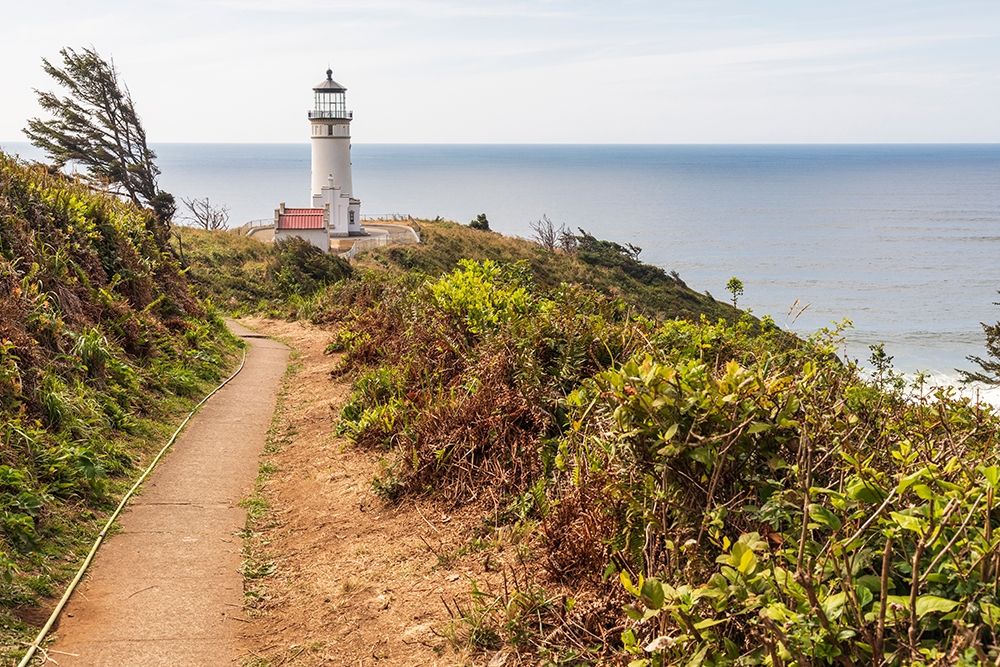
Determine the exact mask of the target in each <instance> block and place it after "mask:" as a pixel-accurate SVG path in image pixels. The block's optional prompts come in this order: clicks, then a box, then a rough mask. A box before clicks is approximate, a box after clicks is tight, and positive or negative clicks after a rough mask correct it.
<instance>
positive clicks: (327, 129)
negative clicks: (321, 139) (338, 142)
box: [326, 124, 333, 137]
mask: <svg viewBox="0 0 1000 667" xmlns="http://www.w3.org/2000/svg"><path fill="white" fill-rule="evenodd" d="M326 133H327V135H329V136H331V137H332V136H333V125H332V124H330V125H327V126H326Z"/></svg>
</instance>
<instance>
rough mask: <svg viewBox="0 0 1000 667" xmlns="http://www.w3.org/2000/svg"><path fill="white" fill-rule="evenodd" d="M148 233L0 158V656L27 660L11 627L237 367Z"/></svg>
mask: <svg viewBox="0 0 1000 667" xmlns="http://www.w3.org/2000/svg"><path fill="white" fill-rule="evenodd" d="M153 225H154V222H153V219H152V218H151V217H150V214H149V213H148V212H145V211H142V210H140V209H138V208H136V207H134V206H132V205H131V204H126V203H124V202H122V201H120V200H118V199H116V198H113V197H110V196H105V195H101V194H95V193H94V192H92V191H91V190H89V189H88V188H87V187H85V186H83V185H81V184H79V183H76V182H74V181H72V180H70V179H68V178H66V177H63V176H61V175H54V174H51V173H48V172H47V171H46V170H45V169H44V168H42V167H29V166H26V165H24V164H22V163H19V162H17V161H16V160H14V159H13V158H10V157H7V156H6V155H3V154H0V292H2V293H3V297H2V298H0V609H2V610H3V611H0V616H2V617H3V618H2V627H3V631H2V632H0V637H2V638H3V639H4V640H5V643H6V644H7V645H6V647H5V648H4V651H6V652H9V653H17V651H18V650H19V648H23V647H18V646H17V645H12V644H11V643H10V642H12V641H13V640H14V639H17V638H19V637H21V636H22V635H19V634H18V633H25V632H27V631H28V630H29V628H28V627H27V626H26V624H25V623H24V622H22V620H20V619H19V618H18V616H19V615H20V616H24V615H25V614H28V612H30V608H31V606H32V605H34V604H35V603H36V602H37V601H38V600H39V598H44V597H46V596H51V595H55V594H57V593H60V592H61V590H60V588H59V586H58V584H60V583H62V581H63V580H64V579H65V578H66V576H67V575H68V574H70V573H71V572H72V571H74V570H75V568H76V567H77V565H78V558H79V557H80V556H81V555H82V553H85V551H86V549H87V548H89V543H90V542H91V541H92V540H93V538H94V536H95V535H96V532H97V530H98V526H99V525H100V523H101V518H102V516H103V515H104V513H105V512H106V511H108V510H109V509H110V508H113V507H114V504H115V503H116V502H117V498H118V496H119V495H120V492H121V491H122V490H123V488H124V487H125V486H126V485H127V484H128V483H129V482H130V480H131V478H132V477H133V476H134V475H135V474H137V472H138V470H139V469H141V468H140V466H141V465H142V464H143V463H144V462H145V461H146V460H147V458H148V457H149V455H150V453H151V452H152V451H155V449H158V448H159V446H161V445H162V443H163V441H164V440H165V439H166V436H167V435H169V432H170V430H171V429H170V424H171V423H172V422H173V420H174V418H175V416H176V415H177V414H178V413H179V412H181V411H182V410H183V409H185V408H187V407H188V406H189V405H190V404H191V403H192V402H193V401H192V399H194V398H195V397H199V398H200V396H201V394H202V392H203V391H204V390H205V389H206V387H208V386H209V385H210V384H211V383H213V382H215V381H216V380H218V379H219V378H220V376H221V374H222V373H223V372H224V371H225V370H227V368H228V367H229V366H230V365H231V364H232V363H233V362H234V361H235V352H236V350H237V346H238V342H237V341H236V340H234V339H233V338H232V337H230V336H229V334H228V333H227V332H226V330H225V327H224V324H223V322H222V321H221V320H220V319H219V318H218V317H217V316H216V315H215V314H213V313H212V312H207V311H206V310H205V309H204V308H203V307H202V306H201V305H199V303H198V302H197V301H196V300H195V298H194V297H193V296H192V295H191V294H190V292H189V290H188V287H187V283H186V281H185V280H184V278H183V276H182V275H181V273H180V270H179V266H178V264H177V262H176V261H175V259H174V258H173V256H172V254H171V253H170V252H169V250H168V249H166V248H164V247H161V245H160V244H159V243H158V242H157V240H156V237H155V235H154V234H153V232H152V228H153ZM19 610H26V611H23V612H22V611H19ZM12 612H13V615H12ZM32 618H34V616H33V615H32Z"/></svg>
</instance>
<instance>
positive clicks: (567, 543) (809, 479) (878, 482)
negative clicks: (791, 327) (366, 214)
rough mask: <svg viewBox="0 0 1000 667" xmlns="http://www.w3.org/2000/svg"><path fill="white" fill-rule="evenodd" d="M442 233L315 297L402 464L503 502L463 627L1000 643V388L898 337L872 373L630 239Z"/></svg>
mask: <svg viewBox="0 0 1000 667" xmlns="http://www.w3.org/2000/svg"><path fill="white" fill-rule="evenodd" d="M421 232H422V235H423V238H424V240H425V243H424V244H422V245H421V246H406V247H394V248H386V249H380V250H378V251H373V252H371V253H368V254H365V255H363V256H362V257H361V258H360V261H359V265H360V267H362V269H363V270H359V271H355V272H354V274H353V275H352V276H351V277H350V278H348V279H345V280H342V281H340V282H337V283H334V284H331V285H327V286H326V287H323V288H321V289H317V290H316V291H315V292H314V293H313V294H312V295H311V296H308V297H307V298H304V299H303V298H299V299H298V300H297V301H296V307H295V308H294V309H293V310H292V311H288V312H290V313H291V312H294V314H296V315H298V316H300V317H309V318H311V319H312V320H313V321H314V322H317V323H320V324H323V325H325V326H327V327H328V328H329V330H330V334H331V339H332V342H331V345H330V349H331V351H342V352H344V353H345V355H344V358H343V363H342V366H341V368H340V370H339V374H340V375H343V376H347V377H349V378H350V379H351V381H352V383H353V394H352V396H351V398H350V400H349V401H348V403H347V405H346V406H345V407H344V409H343V412H342V414H341V416H340V419H339V421H338V422H337V425H336V427H337V429H338V430H339V432H340V433H341V434H343V435H345V436H346V437H348V438H350V439H351V440H353V441H354V442H355V443H356V444H357V445H358V446H359V447H363V448H366V449H367V450H369V451H371V452H373V453H374V454H375V455H376V456H378V457H380V458H381V467H380V469H381V472H380V473H379V474H378V475H377V476H376V478H375V479H373V481H372V484H373V486H374V488H375V490H376V491H377V492H378V493H379V494H381V495H382V496H383V497H384V498H385V500H386V501H387V502H405V501H406V500H407V499H408V498H412V497H414V496H421V497H425V498H431V499H435V500H437V501H438V502H440V503H441V505H442V511H443V512H447V511H449V510H448V508H451V507H454V506H455V505H464V506H467V507H472V508H479V510H480V511H481V512H482V516H483V523H482V527H481V529H480V530H478V531H477V532H476V534H475V535H470V536H469V544H468V548H467V551H468V552H470V553H471V552H482V551H485V552H487V554H486V555H485V558H486V561H487V562H491V559H493V560H492V562H495V563H500V564H501V565H500V567H501V568H503V571H504V576H503V583H502V585H501V586H496V587H494V588H490V587H489V586H488V585H487V584H486V583H485V582H475V583H474V584H473V586H472V591H471V593H470V597H469V598H468V600H465V601H460V602H458V603H457V604H455V605H454V606H453V607H452V608H453V609H454V610H455V624H454V628H453V632H452V636H453V637H454V639H455V641H456V642H458V643H461V644H463V645H464V646H466V647H471V648H473V649H478V650H481V651H483V652H485V653H487V654H490V653H495V652H501V653H505V654H507V656H508V657H507V658H504V659H502V660H499V661H500V662H503V663H504V664H552V665H555V664H567V665H568V664H573V665H577V664H595V665H597V664H601V665H604V664H622V665H625V664H628V665H631V666H633V667H660V666H663V665H675V664H690V665H758V664H759V665H775V666H776V665H806V664H841V665H849V664H861V663H864V664H875V665H904V664H905V665H931V664H969V665H972V664H985V663H991V664H997V663H998V661H1000V593H998V588H997V581H998V577H1000V539H998V538H997V535H998V534H1000V532H998V531H1000V514H998V512H997V499H996V494H997V490H998V488H1000V454H998V444H1000V443H998V441H997V440H998V437H1000V418H998V417H997V415H996V414H995V413H994V412H992V411H990V410H988V409H985V408H982V407H980V406H978V405H974V404H972V403H970V402H968V401H967V400H965V399H962V398H959V397H957V396H956V395H954V394H953V393H952V392H950V391H948V390H945V389H938V390H933V391H930V390H928V389H927V388H926V387H923V386H922V385H919V384H918V385H915V386H914V385H910V384H908V383H907V382H906V381H905V380H904V379H903V378H902V377H901V376H899V375H898V374H896V373H895V372H894V371H893V370H892V368H891V366H890V365H889V364H888V363H887V358H886V357H885V356H884V355H880V354H878V351H877V350H876V351H875V353H874V354H873V358H872V361H873V363H874V364H875V368H876V372H875V374H874V376H873V377H865V376H863V375H862V374H861V373H860V372H859V370H858V369H857V368H855V367H854V366H852V365H849V364H847V365H845V364H843V363H842V362H841V361H840V360H838V358H837V357H836V354H835V351H836V350H837V349H838V348H839V340H838V332H836V331H825V332H820V333H819V334H817V336H815V337H814V338H812V339H811V340H808V341H801V342H800V343H797V344H795V345H789V344H788V343H789V337H788V335H787V334H785V333H784V332H781V331H780V330H778V329H776V328H775V327H774V326H773V324H772V323H771V322H769V321H762V322H758V321H756V320H754V319H753V318H751V317H749V316H746V315H739V314H738V311H735V310H734V309H731V308H729V307H727V306H725V305H723V304H720V303H718V302H715V301H712V300H710V299H708V298H707V297H705V296H703V295H699V294H696V293H694V292H693V291H691V290H689V289H687V288H686V287H685V286H684V285H683V284H681V283H680V282H679V281H678V280H677V279H676V278H673V277H671V276H669V275H666V274H664V273H663V272H662V271H659V270H658V269H655V267H648V266H646V265H643V264H641V263H639V262H637V261H636V260H635V257H634V255H632V254H631V253H629V252H627V250H626V249H621V248H617V247H616V246H614V245H613V244H607V243H603V242H600V241H597V240H594V239H591V240H585V241H584V242H583V243H582V244H581V245H580V246H578V248H577V252H575V253H573V254H559V253H553V252H549V251H546V250H544V249H542V248H540V247H537V246H535V245H533V244H531V243H529V242H526V241H520V240H514V239H506V238H503V237H501V236H499V235H495V234H490V233H488V232H481V231H476V230H471V229H467V228H464V227H461V226H458V225H454V224H449V223H437V222H435V223H421ZM651 315H655V316H657V317H651ZM331 426H333V424H331ZM512 536H519V537H518V542H517V544H516V545H510V544H506V541H507V540H512V539H514V538H513V537H512ZM526 536H527V537H526ZM504 546H507V547H513V548H507V549H505V548H504ZM510 553H515V554H516V555H517V556H516V558H514V559H513V560H512V559H511V558H510V557H509V556H505V554H510Z"/></svg>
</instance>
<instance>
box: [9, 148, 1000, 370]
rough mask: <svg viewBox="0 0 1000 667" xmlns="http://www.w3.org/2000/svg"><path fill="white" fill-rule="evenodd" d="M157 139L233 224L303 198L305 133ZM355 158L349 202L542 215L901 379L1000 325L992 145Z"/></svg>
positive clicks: (997, 178) (174, 188) (999, 180)
mask: <svg viewBox="0 0 1000 667" xmlns="http://www.w3.org/2000/svg"><path fill="white" fill-rule="evenodd" d="M4 149H5V150H8V151H11V152H18V153H21V154H22V155H23V156H25V157H35V156H37V153H36V151H35V150H34V149H33V148H31V147H30V146H27V145H25V144H6V145H5V146H4ZM155 150H156V151H157V152H158V154H159V161H158V162H159V165H160V168H161V169H162V172H163V175H162V178H161V185H162V187H163V188H164V189H165V190H167V191H170V192H173V193H174V194H175V195H179V196H180V195H183V196H195V197H205V196H207V197H210V198H211V200H212V201H213V202H216V203H220V204H226V205H228V206H229V207H230V209H231V213H232V222H233V224H239V223H242V222H245V221H247V220H251V219H257V218H269V217H271V216H272V215H273V210H274V208H275V207H276V206H277V204H278V202H281V201H284V202H287V203H288V204H289V205H307V204H308V195H309V193H308V190H309V168H310V166H309V165H310V163H309V146H308V145H307V144H163V145H158V146H155ZM353 159H354V186H355V190H356V193H355V194H356V195H357V196H359V197H360V198H361V200H362V212H363V213H366V214H367V213H408V214H412V215H414V216H417V217H422V218H434V217H435V216H441V217H442V218H446V219H453V220H458V221H460V222H467V221H468V220H470V219H471V218H472V217H474V216H475V215H477V214H478V213H486V215H487V217H488V218H489V220H490V224H491V226H492V228H493V229H494V230H496V231H499V232H502V233H504V234H511V235H517V236H523V237H530V236H531V230H530V226H529V225H530V223H531V222H532V221H534V220H538V219H539V218H541V217H542V216H543V215H547V216H548V217H549V218H550V219H552V220H553V221H554V222H555V223H556V224H557V225H558V224H565V225H567V226H568V227H572V228H581V229H585V230H587V231H588V232H590V233H592V234H594V235H596V236H598V237H601V238H606V239H610V240H614V241H618V242H621V243H626V242H627V243H633V244H635V245H637V246H640V247H641V248H642V254H641V255H640V258H641V259H643V260H645V261H647V262H650V263H653V264H656V265H659V266H662V267H664V268H666V269H668V270H670V269H672V270H676V271H678V272H679V273H680V275H681V278H682V279H683V280H684V281H685V282H686V283H687V284H688V285H689V286H691V287H692V288H694V289H697V290H699V291H708V292H710V293H711V294H712V295H714V296H715V297H716V298H720V299H726V298H728V295H727V293H726V291H725V284H726V281H727V280H728V279H729V278H730V277H731V276H737V277H739V278H740V279H742V281H743V282H744V284H745V294H744V296H743V297H741V298H740V301H739V303H740V305H741V306H742V307H748V308H750V309H751V310H752V311H753V312H754V313H755V314H756V315H771V316H772V317H773V318H774V319H775V321H776V322H777V323H778V324H779V326H783V327H785V328H788V329H791V330H793V331H796V332H798V333H801V334H808V333H811V332H813V331H815V330H817V329H819V328H820V327H825V326H829V325H831V324H832V323H834V322H840V321H842V320H844V319H849V320H850V321H851V322H852V323H853V326H852V328H851V329H849V330H848V331H847V333H846V335H847V338H848V341H849V344H848V347H847V349H846V354H847V355H848V356H851V357H852V358H859V359H861V360H862V361H863V360H864V359H865V358H867V355H868V346H869V345H871V344H874V343H878V342H883V343H885V346H886V350H887V351H888V353H889V354H891V355H892V356H893V357H894V358H895V363H896V366H897V368H899V369H900V370H902V371H904V372H908V373H912V372H916V371H927V372H929V373H931V374H932V376H934V377H936V378H939V379H942V380H944V381H947V380H949V379H954V377H955V376H956V373H955V369H957V368H970V367H971V365H970V364H969V362H967V361H966V356H967V355H970V354H982V353H983V350H984V342H983V332H982V328H981V326H980V322H984V321H986V322H995V321H997V320H998V319H1000V307H998V306H996V305H995V304H994V302H995V301H998V300H1000V297H998V295H997V290H1000V262H998V259H1000V145H812V146H800V145H795V146H790V145H760V146H747V145H733V146H714V145H713V146H689V145H670V146H664V145H649V146H631V145H630V146H606V145H380V144H356V145H355V146H354V149H353Z"/></svg>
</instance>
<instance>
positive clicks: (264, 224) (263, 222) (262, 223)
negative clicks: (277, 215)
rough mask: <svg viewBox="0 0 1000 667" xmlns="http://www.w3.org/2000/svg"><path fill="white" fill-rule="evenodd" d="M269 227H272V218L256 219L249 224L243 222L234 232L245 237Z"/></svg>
mask: <svg viewBox="0 0 1000 667" xmlns="http://www.w3.org/2000/svg"><path fill="white" fill-rule="evenodd" d="M270 227H274V218H257V219H256V220H250V221H249V222H244V223H243V224H242V225H240V226H239V227H237V228H236V229H235V230H234V231H236V232H238V233H240V234H244V235H246V236H250V235H251V234H253V233H254V232H256V231H257V230H260V229H268V228H270Z"/></svg>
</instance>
